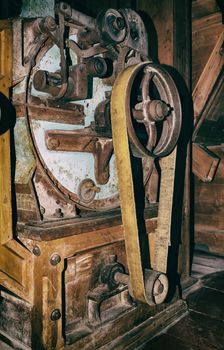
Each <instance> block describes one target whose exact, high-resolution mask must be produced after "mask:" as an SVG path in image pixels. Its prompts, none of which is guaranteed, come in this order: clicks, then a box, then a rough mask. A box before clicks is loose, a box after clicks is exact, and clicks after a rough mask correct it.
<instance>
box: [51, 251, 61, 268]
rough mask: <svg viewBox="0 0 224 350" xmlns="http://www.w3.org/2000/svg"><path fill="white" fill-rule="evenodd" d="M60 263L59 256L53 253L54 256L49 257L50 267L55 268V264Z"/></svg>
mask: <svg viewBox="0 0 224 350" xmlns="http://www.w3.org/2000/svg"><path fill="white" fill-rule="evenodd" d="M60 261H61V257H60V255H59V254H57V253H54V254H53V255H52V256H51V259H50V263H51V265H53V266H56V265H57V264H59V263H60Z"/></svg>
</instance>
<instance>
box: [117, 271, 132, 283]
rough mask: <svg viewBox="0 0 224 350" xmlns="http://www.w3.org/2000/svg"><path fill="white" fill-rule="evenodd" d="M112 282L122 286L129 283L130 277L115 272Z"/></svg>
mask: <svg viewBox="0 0 224 350" xmlns="http://www.w3.org/2000/svg"><path fill="white" fill-rule="evenodd" d="M114 280H115V281H116V282H118V283H122V284H127V285H128V283H129V280H130V277H129V275H126V274H125V273H121V272H116V273H115V274H114Z"/></svg>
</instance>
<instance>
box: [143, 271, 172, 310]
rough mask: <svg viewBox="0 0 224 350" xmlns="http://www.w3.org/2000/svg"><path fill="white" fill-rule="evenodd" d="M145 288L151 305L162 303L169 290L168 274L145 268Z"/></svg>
mask: <svg viewBox="0 0 224 350" xmlns="http://www.w3.org/2000/svg"><path fill="white" fill-rule="evenodd" d="M145 290H146V294H147V299H148V302H149V305H158V304H162V303H163V302H164V300H165V299H166V297H167V294H168V290H169V282H168V278H167V276H166V275H165V274H163V273H161V272H157V271H153V270H145Z"/></svg>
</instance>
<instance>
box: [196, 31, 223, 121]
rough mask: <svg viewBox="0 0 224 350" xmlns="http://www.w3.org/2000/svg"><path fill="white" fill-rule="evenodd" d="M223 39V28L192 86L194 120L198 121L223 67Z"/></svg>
mask: <svg viewBox="0 0 224 350" xmlns="http://www.w3.org/2000/svg"><path fill="white" fill-rule="evenodd" d="M223 41H224V30H223V31H222V33H221V34H220V36H219V39H218V41H217V43H216V45H215V47H214V49H213V51H212V53H211V55H210V57H209V60H208V62H207V64H206V66H205V68H204V70H203V72H202V74H201V76H200V78H199V80H198V82H197V84H196V86H195V88H194V91H193V94H192V96H193V103H194V122H195V124H196V123H197V122H198V119H199V117H200V114H201V113H202V111H203V109H204V107H205V104H206V101H207V99H208V97H209V95H210V94H211V92H212V89H213V87H214V85H215V82H216V80H217V78H218V76H219V74H220V72H221V70H222V69H223V63H224V55H223Z"/></svg>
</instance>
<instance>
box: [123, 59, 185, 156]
mask: <svg viewBox="0 0 224 350" xmlns="http://www.w3.org/2000/svg"><path fill="white" fill-rule="evenodd" d="M126 109H127V110H126V115H127V129H128V135H129V139H130V142H131V146H132V151H133V153H134V155H135V156H138V157H145V156H151V157H163V156H166V155H167V154H169V153H170V152H171V151H172V149H173V148H174V147H175V145H176V143H177V140H178V137H179V134H180V129H181V119H182V118H181V104H180V99H179V94H178V91H177V88H176V86H175V84H174V81H173V79H172V78H171V76H170V75H169V74H168V72H167V71H166V70H165V69H164V68H162V67H161V66H158V65H156V64H153V63H140V64H139V65H137V66H136V67H135V69H134V70H133V71H132V75H131V77H129V82H128V86H127V94H126Z"/></svg>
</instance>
